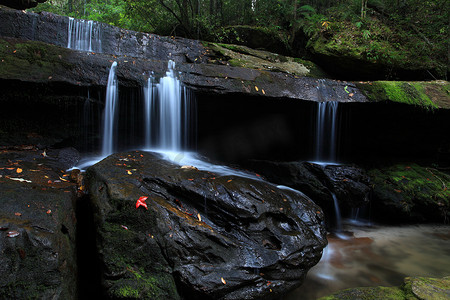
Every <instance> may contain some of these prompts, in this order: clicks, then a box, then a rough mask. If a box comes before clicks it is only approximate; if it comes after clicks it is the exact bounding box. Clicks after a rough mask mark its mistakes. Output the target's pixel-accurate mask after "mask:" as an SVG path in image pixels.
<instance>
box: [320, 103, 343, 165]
mask: <svg viewBox="0 0 450 300" xmlns="http://www.w3.org/2000/svg"><path fill="white" fill-rule="evenodd" d="M337 112H338V102H337V101H325V102H318V103H317V119H316V140H315V160H316V161H327V162H335V161H336V160H337V154H336V152H337V125H338V124H337Z"/></svg>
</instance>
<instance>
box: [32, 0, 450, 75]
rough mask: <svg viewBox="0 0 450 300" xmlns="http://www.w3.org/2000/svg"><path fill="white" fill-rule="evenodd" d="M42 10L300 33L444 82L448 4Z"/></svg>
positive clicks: (128, 4) (54, 0)
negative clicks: (417, 69) (414, 68)
mask: <svg viewBox="0 0 450 300" xmlns="http://www.w3.org/2000/svg"><path fill="white" fill-rule="evenodd" d="M43 10H47V11H51V12H54V13H57V14H62V15H69V16H73V17H77V18H85V19H92V20H96V21H101V22H105V23H108V24H112V25H116V26H120V27H122V28H125V29H132V30H137V31H144V32H152V33H157V34H161V35H178V36H184V37H190V38H197V39H202V40H208V41H218V42H220V41H224V40H226V39H227V38H226V37H227V36H230V35H234V36H236V39H235V40H236V41H238V42H242V43H245V41H244V40H242V37H240V36H239V34H235V33H234V32H232V31H230V30H229V29H227V28H229V27H230V26H231V27H232V26H238V25H239V26H257V27H262V28H267V29H268V30H271V31H273V32H275V33H274V34H275V35H283V36H285V38H283V39H282V40H286V41H287V42H288V43H289V47H292V46H294V45H295V38H296V33H297V32H298V31H299V30H302V31H303V32H304V33H305V34H306V36H307V37H308V38H309V39H310V40H309V42H308V45H309V46H312V45H317V46H318V45H319V44H322V43H324V44H325V45H322V47H323V46H325V48H330V49H329V50H331V48H333V51H335V52H336V53H338V52H340V51H343V52H344V53H350V52H351V53H352V54H355V55H356V56H357V57H356V58H358V59H365V60H368V61H370V62H376V63H382V64H386V65H394V66H396V67H398V66H400V67H405V66H412V65H413V64H415V63H419V64H420V65H421V67H423V68H426V69H428V70H430V71H431V72H434V73H433V74H434V76H435V77H436V78H439V77H440V78H445V76H446V73H447V72H448V70H449V67H448V51H447V45H448V33H449V32H448V28H449V18H450V15H449V11H450V7H449V2H448V1H446V0H433V1H431V0H428V1H421V0H402V1H393V0H370V1H369V2H368V6H367V8H366V9H365V13H366V17H365V18H364V19H361V0H340V1H328V0H302V1H300V0H257V1H252V0H146V1H134V0H48V2H45V3H43V4H40V5H38V7H37V8H34V9H33V11H36V12H39V11H43ZM239 39H241V40H239ZM337 41H339V42H337ZM339 44H340V45H341V46H342V47H343V48H342V49H339ZM289 47H288V48H289ZM349 47H353V48H355V49H354V50H348V49H347V48H349ZM295 50H297V49H294V51H295ZM317 50H318V49H314V51H315V52H317ZM327 51H328V50H327Z"/></svg>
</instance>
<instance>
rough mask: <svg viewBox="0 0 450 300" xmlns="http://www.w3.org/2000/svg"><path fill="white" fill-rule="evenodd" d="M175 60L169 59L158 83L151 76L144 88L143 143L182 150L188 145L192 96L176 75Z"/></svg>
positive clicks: (172, 149) (191, 117) (166, 148)
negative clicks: (166, 68)
mask: <svg viewBox="0 0 450 300" xmlns="http://www.w3.org/2000/svg"><path fill="white" fill-rule="evenodd" d="M174 68H175V62H173V61H171V60H169V63H168V70H167V72H166V76H164V77H162V78H161V79H160V81H159V83H156V82H155V78H154V77H153V76H151V77H150V78H149V79H148V80H147V84H146V86H145V87H144V98H145V99H144V103H145V116H144V119H145V122H144V126H145V128H144V134H145V138H144V140H145V141H144V145H145V148H146V149H149V148H152V147H156V148H161V149H164V150H171V151H175V150H181V149H183V148H186V147H187V146H188V144H189V139H190V134H191V132H192V127H193V126H192V122H193V119H194V118H193V116H192V110H193V109H194V106H195V105H194V103H195V101H194V99H192V98H191V97H190V93H189V90H188V89H187V88H186V87H184V86H183V85H182V84H181V82H180V81H179V80H178V79H177V77H176V75H175V71H174Z"/></svg>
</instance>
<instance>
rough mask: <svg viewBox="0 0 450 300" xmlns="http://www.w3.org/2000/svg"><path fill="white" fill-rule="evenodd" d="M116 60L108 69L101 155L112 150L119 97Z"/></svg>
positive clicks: (110, 152) (107, 153) (106, 154)
mask: <svg viewBox="0 0 450 300" xmlns="http://www.w3.org/2000/svg"><path fill="white" fill-rule="evenodd" d="M116 67H117V62H113V64H112V65H111V69H110V70H109V76H108V85H107V86H106V99H105V109H104V113H103V143H102V156H103V157H106V156H108V155H110V154H112V153H113V151H114V139H115V137H114V131H115V127H116V124H117V118H116V113H117V112H116V110H117V102H118V100H119V99H118V98H119V87H118V83H117V76H116Z"/></svg>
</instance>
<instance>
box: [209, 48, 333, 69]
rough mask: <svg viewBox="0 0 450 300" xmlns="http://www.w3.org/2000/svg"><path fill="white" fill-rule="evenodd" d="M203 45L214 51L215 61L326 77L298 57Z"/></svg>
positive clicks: (242, 66) (310, 63) (311, 63)
mask: <svg viewBox="0 0 450 300" xmlns="http://www.w3.org/2000/svg"><path fill="white" fill-rule="evenodd" d="M204 45H205V47H207V48H208V49H209V50H210V51H211V52H213V53H214V56H215V61H212V62H216V63H223V64H228V65H231V66H234V67H241V68H250V69H256V70H265V71H272V72H274V71H275V72H282V73H288V74H292V75H297V76H307V77H316V78H324V77H328V76H327V75H326V74H325V73H324V72H323V71H322V70H321V69H320V67H318V66H317V65H316V64H314V63H313V62H310V61H307V60H303V59H300V58H292V57H287V56H283V55H279V54H275V53H271V52H267V51H263V50H255V49H251V48H248V47H246V46H240V45H231V44H219V43H205V44H204Z"/></svg>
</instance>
